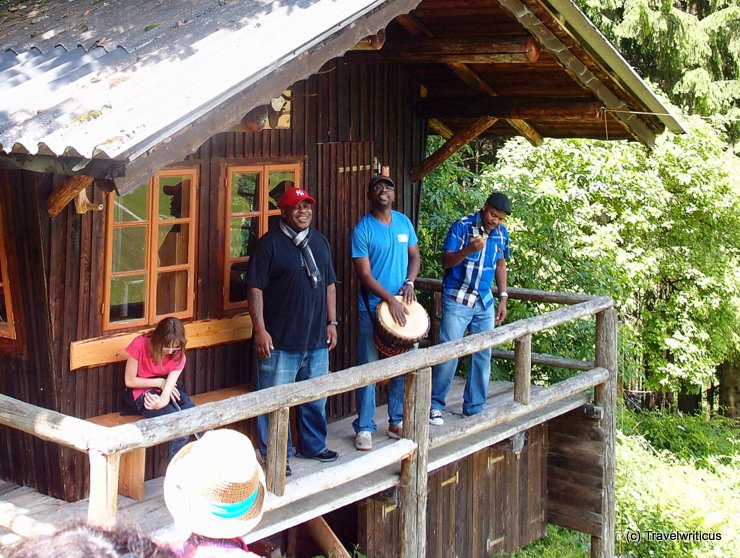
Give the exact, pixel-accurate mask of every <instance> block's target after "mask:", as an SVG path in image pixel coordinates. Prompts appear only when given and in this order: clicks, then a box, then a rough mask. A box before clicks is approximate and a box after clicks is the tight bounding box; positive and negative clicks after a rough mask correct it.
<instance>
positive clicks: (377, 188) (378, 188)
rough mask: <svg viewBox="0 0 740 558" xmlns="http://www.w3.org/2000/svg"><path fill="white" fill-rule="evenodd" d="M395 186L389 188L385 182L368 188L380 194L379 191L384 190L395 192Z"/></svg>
mask: <svg viewBox="0 0 740 558" xmlns="http://www.w3.org/2000/svg"><path fill="white" fill-rule="evenodd" d="M395 189H396V188H395V186H391V185H390V184H388V183H387V182H378V183H377V184H373V186H372V188H370V190H371V191H373V192H380V191H381V190H386V191H388V192H393V191H395Z"/></svg>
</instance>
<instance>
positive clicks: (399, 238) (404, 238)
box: [398, 233, 409, 243]
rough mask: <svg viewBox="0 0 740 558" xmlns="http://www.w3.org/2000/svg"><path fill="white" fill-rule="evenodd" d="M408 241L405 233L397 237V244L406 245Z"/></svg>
mask: <svg viewBox="0 0 740 558" xmlns="http://www.w3.org/2000/svg"><path fill="white" fill-rule="evenodd" d="M408 241H409V235H407V234H406V233H401V234H399V235H398V242H401V243H408Z"/></svg>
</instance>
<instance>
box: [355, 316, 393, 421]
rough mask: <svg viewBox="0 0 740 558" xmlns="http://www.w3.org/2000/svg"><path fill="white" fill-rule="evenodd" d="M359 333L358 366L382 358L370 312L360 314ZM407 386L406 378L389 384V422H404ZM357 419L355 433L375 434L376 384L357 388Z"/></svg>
mask: <svg viewBox="0 0 740 558" xmlns="http://www.w3.org/2000/svg"><path fill="white" fill-rule="evenodd" d="M359 314H360V315H359V321H358V325H359V331H358V340H357V364H367V363H368V362H374V361H376V360H378V359H379V358H380V355H379V354H378V349H377V348H376V347H375V331H374V329H373V328H374V325H373V318H372V315H371V314H370V313H368V312H360V313H359ZM405 385H406V376H405V375H403V376H396V377H395V378H391V381H390V383H389V384H388V422H390V423H391V424H394V425H395V424H399V423H400V422H402V421H403V391H404V387H405ZM355 400H356V401H357V418H356V419H355V421H354V422H353V423H352V428H354V429H355V432H375V431H376V430H377V428H378V425H377V424H375V420H374V418H373V417H375V384H370V385H369V386H365V387H361V388H357V389H356V390H355Z"/></svg>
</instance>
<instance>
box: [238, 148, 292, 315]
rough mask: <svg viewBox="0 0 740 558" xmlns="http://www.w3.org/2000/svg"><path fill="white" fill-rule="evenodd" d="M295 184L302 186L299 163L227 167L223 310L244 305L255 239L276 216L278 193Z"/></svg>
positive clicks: (276, 218) (278, 210)
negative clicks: (247, 273)
mask: <svg viewBox="0 0 740 558" xmlns="http://www.w3.org/2000/svg"><path fill="white" fill-rule="evenodd" d="M294 186H301V165H300V164H298V163H295V164H265V165H249V166H227V167H226V204H225V205H226V235H225V237H226V242H225V244H226V246H225V258H224V274H225V276H224V308H225V309H227V310H228V309H232V308H243V307H246V305H247V286H246V283H245V282H244V274H245V272H246V269H247V264H248V262H249V258H250V256H251V255H252V252H253V251H254V247H255V244H256V241H257V239H258V238H259V237H260V236H262V235H263V234H265V233H266V232H267V230H268V228H269V227H270V226H271V224H272V223H274V222H275V221H277V220H278V219H279V216H280V208H279V207H278V201H279V200H280V196H281V195H282V194H283V192H284V191H285V190H286V189H288V188H292V187H294Z"/></svg>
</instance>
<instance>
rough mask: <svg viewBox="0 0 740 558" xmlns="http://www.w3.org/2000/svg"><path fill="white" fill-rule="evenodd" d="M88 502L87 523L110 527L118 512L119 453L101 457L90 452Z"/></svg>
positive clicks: (92, 451)
mask: <svg viewBox="0 0 740 558" xmlns="http://www.w3.org/2000/svg"><path fill="white" fill-rule="evenodd" d="M88 457H89V459H90V500H89V507H88V508H87V521H88V523H91V524H93V525H100V526H101V527H112V526H113V525H114V524H115V523H116V514H117V512H118V467H119V463H120V459H121V454H120V453H113V454H111V455H103V454H102V453H100V452H98V451H95V450H90V451H89V452H88Z"/></svg>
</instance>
